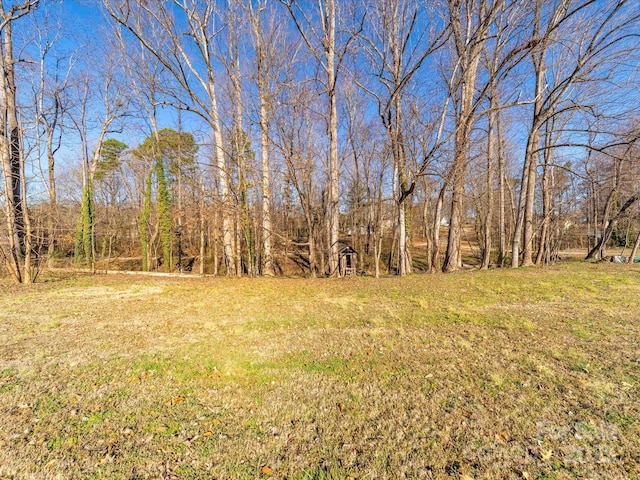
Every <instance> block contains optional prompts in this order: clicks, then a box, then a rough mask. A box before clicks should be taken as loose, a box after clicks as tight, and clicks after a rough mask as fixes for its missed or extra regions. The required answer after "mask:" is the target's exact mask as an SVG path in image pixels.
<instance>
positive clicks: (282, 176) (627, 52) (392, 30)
mask: <svg viewBox="0 0 640 480" xmlns="http://www.w3.org/2000/svg"><path fill="white" fill-rule="evenodd" d="M635 7H636V5H635V2H633V1H630V0H599V1H594V0H529V1H527V2H521V1H517V0H435V1H420V0H357V1H340V0H314V1H309V2H306V1H297V0H280V1H267V0H226V1H212V2H203V1H196V0H174V1H160V0H151V1H129V0H104V1H103V2H99V1H93V2H89V1H87V2H84V3H83V2H80V1H78V2H57V1H53V0H49V1H47V0H40V1H38V0H24V1H14V2H10V1H3V2H2V11H1V12H0V34H1V37H2V38H1V42H2V63H3V74H2V75H0V78H1V81H2V84H1V85H0V109H2V111H3V115H0V161H1V163H2V172H1V175H2V179H3V181H2V184H1V185H0V189H1V190H0V204H1V205H2V207H3V218H2V220H3V221H2V222H1V223H0V260H1V261H2V268H3V271H4V273H5V274H7V275H10V276H11V277H12V278H13V279H14V280H15V281H16V282H22V283H29V282H32V281H34V280H35V278H36V277H37V273H38V271H40V269H42V268H44V267H46V266H50V267H53V266H60V265H68V264H70V263H72V264H73V265H76V266H82V267H85V268H86V267H88V268H91V269H93V270H95V269H96V268H109V266H110V265H113V266H116V267H122V268H127V269H132V270H142V271H149V270H163V271H167V272H183V271H194V272H199V273H207V274H215V275H230V276H240V275H248V276H257V275H264V276H273V275H283V274H291V273H301V274H304V275H309V276H324V275H328V276H334V275H338V274H339V273H340V255H341V252H342V251H343V249H344V248H345V246H349V247H351V248H352V249H355V251H357V252H358V257H359V262H358V266H357V269H358V272H360V273H370V274H373V275H376V276H378V275H380V274H383V273H393V274H398V275H405V274H408V273H411V272H412V271H416V270H421V271H444V272H452V271H456V270H459V269H461V268H463V267H464V266H465V264H473V265H475V266H477V267H479V268H488V267H489V266H499V267H506V266H510V267H519V266H530V265H534V264H538V265H539V264H546V263H550V262H553V261H555V260H556V259H557V257H558V252H559V251H560V250H563V249H567V248H582V249H584V251H585V252H588V255H587V256H588V257H589V258H594V259H602V258H603V257H604V256H605V255H606V249H607V248H611V247H613V246H616V247H627V248H631V249H632V253H631V255H630V259H633V257H634V256H635V254H636V253H637V249H638V245H639V243H640V211H639V210H638V199H640V191H639V190H638V182H637V181H636V177H637V175H638V173H640V172H639V169H640V166H639V163H638V149H639V147H640V144H639V143H638V142H639V135H640V125H639V124H638V108H639V107H640V83H639V81H638V78H640V75H639V74H640V72H639V67H638V65H639V63H640V62H639V61H638V60H639V59H638V52H639V49H638V46H639V41H640V38H639V35H638V32H640V22H639V20H640V12H638V11H637V8H635ZM88 12H89V13H90V14H89V13H88ZM617 250H618V249H617V248H616V251H617ZM463 260H464V263H463Z"/></svg>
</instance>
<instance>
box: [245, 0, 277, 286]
mask: <svg viewBox="0 0 640 480" xmlns="http://www.w3.org/2000/svg"><path fill="white" fill-rule="evenodd" d="M264 8H265V6H264V5H261V6H259V7H258V11H257V12H254V11H253V4H252V3H250V4H249V11H250V15H251V25H252V27H253V33H254V42H255V49H256V57H257V68H258V72H257V73H258V75H257V77H258V97H259V101H260V153H261V157H262V211H261V214H262V215H261V217H262V275H264V276H267V277H272V276H273V275H274V270H273V258H272V254H271V228H272V227H271V171H270V159H269V99H268V79H267V73H268V72H267V69H266V65H265V63H266V55H265V51H264V47H265V46H264V45H263V41H262V33H263V32H262V23H261V19H260V15H261V12H262V11H263V10H264Z"/></svg>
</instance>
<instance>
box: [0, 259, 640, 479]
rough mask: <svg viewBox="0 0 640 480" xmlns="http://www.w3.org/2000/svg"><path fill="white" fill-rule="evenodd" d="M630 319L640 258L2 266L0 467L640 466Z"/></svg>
mask: <svg viewBox="0 0 640 480" xmlns="http://www.w3.org/2000/svg"><path fill="white" fill-rule="evenodd" d="M639 320H640V266H639V265H632V266H629V265H612V264H585V263H578V262H576V263H567V264H563V265H559V266H557V267H553V268H546V269H519V270H502V271H500V270H492V271H487V272H474V273H464V274H454V275H439V274H437V275H422V276H411V277H408V278H403V279H400V278H384V279H379V280H375V279H373V278H357V279H352V280H347V281H342V280H309V279H226V278H215V279H214V278H207V279H201V278H195V277H194V278H193V279H184V278H180V279H171V278H151V277H143V276H128V275H122V276H116V275H113V276H112V275H110V276H82V275H78V276H74V277H69V276H65V277H63V276H60V278H54V277H51V276H50V277H48V278H43V279H42V281H41V282H40V283H38V284H36V285H32V286H28V287H22V286H14V285H11V284H10V283H8V281H4V283H3V282H2V281H0V478H2V479H7V478H8V479H15V480H18V479H58V478H59V479H91V478H100V479H102V478H108V479H111V478H113V479H132V480H133V479H146V478H157V479H173V478H177V479H213V478H216V479H236V478H238V479H241V478H247V479H249V478H251V479H253V478H274V479H284V478H288V479H334V478H335V479H347V478H353V479H365V478H368V479H384V478H445V479H446V478H452V479H464V480H469V479H502V478H514V479H516V478H518V479H520V478H524V479H536V478H537V479H573V478H575V479H584V478H609V479H625V478H638V477H639V476H640V402H639V401H640V395H639V393H640V322H639Z"/></svg>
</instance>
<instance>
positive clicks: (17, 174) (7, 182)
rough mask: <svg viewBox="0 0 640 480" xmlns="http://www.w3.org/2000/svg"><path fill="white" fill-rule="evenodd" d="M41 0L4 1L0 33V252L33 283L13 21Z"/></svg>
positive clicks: (19, 277) (19, 276) (18, 275)
mask: <svg viewBox="0 0 640 480" xmlns="http://www.w3.org/2000/svg"><path fill="white" fill-rule="evenodd" d="M38 3H39V1H38V0H25V1H24V2H21V3H17V4H13V5H11V6H10V7H9V8H8V9H7V8H5V6H4V2H1V3H0V36H1V41H2V72H1V73H0V163H2V175H3V177H4V196H5V220H6V222H7V238H8V245H7V247H6V250H5V247H3V246H2V245H0V256H2V257H3V260H4V263H5V266H6V267H7V270H8V271H9V272H10V274H11V276H12V277H13V279H14V280H15V281H16V282H18V283H31V281H32V280H33V276H32V272H31V267H32V265H31V259H32V258H31V255H32V252H31V242H32V238H31V231H30V228H29V227H30V225H29V218H28V216H29V212H28V210H27V206H26V198H27V196H26V192H25V189H26V180H25V173H24V169H23V165H24V155H23V152H22V147H21V138H20V137H21V134H20V125H19V123H18V109H17V105H16V79H15V64H16V59H15V58H14V56H13V23H14V22H15V21H16V20H18V19H19V18H20V17H23V16H24V15H27V14H28V13H29V12H31V11H32V10H34V9H35V8H36V7H37V6H38Z"/></svg>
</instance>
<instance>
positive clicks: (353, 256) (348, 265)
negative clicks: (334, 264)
mask: <svg viewBox="0 0 640 480" xmlns="http://www.w3.org/2000/svg"><path fill="white" fill-rule="evenodd" d="M338 273H339V274H340V276H341V277H342V278H345V277H351V276H352V275H356V274H357V273H358V252H356V251H355V250H354V249H353V248H351V247H350V246H349V245H345V244H341V245H340V248H339V249H338Z"/></svg>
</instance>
